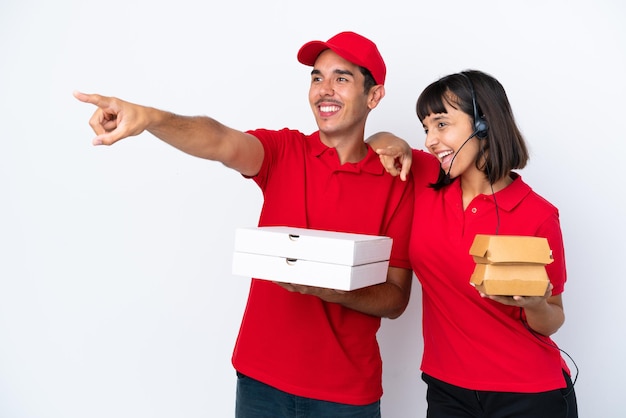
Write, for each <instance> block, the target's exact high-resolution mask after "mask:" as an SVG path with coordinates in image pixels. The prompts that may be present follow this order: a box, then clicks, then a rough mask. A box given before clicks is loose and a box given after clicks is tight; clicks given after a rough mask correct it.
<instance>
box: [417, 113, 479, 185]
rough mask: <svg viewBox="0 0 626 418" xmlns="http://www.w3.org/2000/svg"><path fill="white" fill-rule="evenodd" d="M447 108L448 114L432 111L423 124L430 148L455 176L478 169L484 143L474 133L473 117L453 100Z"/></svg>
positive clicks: (446, 170) (442, 166)
mask: <svg viewBox="0 0 626 418" xmlns="http://www.w3.org/2000/svg"><path fill="white" fill-rule="evenodd" d="M452 103H453V102H452ZM445 108H446V111H447V113H431V114H429V115H428V116H426V118H424V120H423V121H422V125H423V126H424V131H425V132H426V141H425V146H426V148H427V149H428V151H430V153H431V154H433V155H434V156H435V157H437V158H438V159H439V162H440V163H441V168H442V169H443V171H444V172H446V173H448V174H449V175H450V178H455V177H458V176H460V175H462V174H465V173H466V172H467V171H468V170H478V169H477V168H476V166H475V164H474V161H475V159H476V153H477V152H478V150H479V146H480V145H479V139H478V138H476V137H475V136H474V137H473V136H472V135H474V134H475V133H474V127H473V126H472V118H471V117H470V116H469V115H468V114H467V113H465V112H463V111H461V110H459V109H456V108H454V107H452V105H450V102H449V101H445ZM461 148H462V149H461ZM453 161H454V164H452V162H453Z"/></svg>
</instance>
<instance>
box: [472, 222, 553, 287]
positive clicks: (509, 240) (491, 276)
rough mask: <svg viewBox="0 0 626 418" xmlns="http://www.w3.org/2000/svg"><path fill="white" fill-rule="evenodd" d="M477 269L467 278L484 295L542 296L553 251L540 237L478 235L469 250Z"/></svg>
mask: <svg viewBox="0 0 626 418" xmlns="http://www.w3.org/2000/svg"><path fill="white" fill-rule="evenodd" d="M469 252H470V255H472V257H473V258H474V262H475V263H476V267H475V268H474V272H473V273H472V276H471V278H470V283H472V284H473V285H474V286H475V287H476V288H477V289H478V290H480V291H481V292H482V293H485V294H487V295H501V296H515V295H518V296H543V295H544V294H545V292H546V290H547V288H548V284H549V282H550V281H549V279H548V275H547V273H546V269H545V266H546V264H550V263H552V262H553V261H554V260H553V259H552V250H550V246H549V245H548V240H547V239H546V238H543V237H529V236H516V235H482V234H478V235H476V237H475V238H474V242H473V243H472V246H471V247H470V251H469Z"/></svg>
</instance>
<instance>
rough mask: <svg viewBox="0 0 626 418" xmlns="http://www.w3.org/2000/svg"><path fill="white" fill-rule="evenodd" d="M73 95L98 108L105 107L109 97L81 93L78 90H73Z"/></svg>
mask: <svg viewBox="0 0 626 418" xmlns="http://www.w3.org/2000/svg"><path fill="white" fill-rule="evenodd" d="M72 94H73V95H74V97H76V98H77V99H78V100H80V101H81V102H83V103H91V104H93V105H96V106H98V107H100V108H103V107H106V106H108V104H109V98H108V97H104V96H101V95H99V94H87V93H82V92H80V91H77V90H75V91H74V92H73V93H72Z"/></svg>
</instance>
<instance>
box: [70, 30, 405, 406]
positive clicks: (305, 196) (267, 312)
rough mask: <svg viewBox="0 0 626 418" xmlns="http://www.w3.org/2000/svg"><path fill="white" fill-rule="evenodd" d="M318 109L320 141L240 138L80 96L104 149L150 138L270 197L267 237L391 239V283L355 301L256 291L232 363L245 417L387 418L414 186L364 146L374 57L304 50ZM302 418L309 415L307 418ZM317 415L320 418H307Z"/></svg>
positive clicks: (380, 65) (283, 136) (286, 287)
mask: <svg viewBox="0 0 626 418" xmlns="http://www.w3.org/2000/svg"><path fill="white" fill-rule="evenodd" d="M298 60H299V61H300V62H301V63H303V64H305V65H309V66H312V67H313V69H312V71H311V84H310V90H309V102H310V105H311V108H312V110H313V115H314V116H315V119H316V122H317V125H318V128H319V130H318V131H316V132H314V133H312V134H310V135H305V134H303V133H301V132H298V131H295V130H289V129H283V130H280V131H270V130H263V129H259V130H253V131H247V132H241V131H238V130H235V129H232V128H230V127H227V126H224V125H223V124H221V123H219V122H218V121H216V120H214V119H212V118H209V117H186V116H180V115H175V114H172V113H169V112H165V111H161V110H157V109H154V108H150V107H145V106H140V105H136V104H132V103H128V102H125V101H122V100H119V99H116V98H111V97H103V96H99V95H95V94H92V95H88V94H83V93H78V92H77V93H75V96H76V98H77V99H78V100H81V101H83V102H86V103H91V104H94V105H96V106H97V107H98V109H97V110H96V112H95V113H94V115H93V116H92V118H91V120H90V125H91V127H92V128H93V130H94V131H95V132H96V134H97V136H96V137H95V139H94V141H93V142H94V144H95V145H111V144H113V143H115V142H117V141H118V140H120V139H122V138H126V137H128V136H132V135H137V134H139V133H141V132H143V131H148V132H150V133H152V134H153V135H155V136H156V137H158V138H160V139H161V140H163V141H165V142H167V143H168V144H170V145H173V146H174V147H176V148H178V149H180V150H182V151H184V152H186V153H188V154H191V155H194V156H197V157H201V158H206V159H209V160H214V161H219V162H221V163H223V164H224V165H226V166H227V167H230V168H232V169H234V170H237V171H238V172H240V173H241V174H242V175H243V176H244V177H246V178H251V179H253V180H254V181H255V182H256V183H257V184H258V186H259V187H260V188H261V190H262V191H263V195H264V203H263V208H262V211H261V215H260V219H259V226H270V225H286V226H293V227H301V228H311V229H322V230H331V231H341V232H353V233H362V234H371V235H384V236H390V237H392V238H393V248H392V254H391V259H390V263H389V265H390V267H389V270H388V274H387V281H386V282H385V283H382V284H379V285H375V286H370V287H366V288H362V289H358V290H354V291H350V292H342V291H336V290H332V289H323V288H316V287H310V286H302V285H293V284H289V283H275V282H271V281H264V280H257V279H252V282H251V287H250V293H249V296H248V302H247V306H246V310H245V312H244V315H243V320H242V323H241V329H240V331H239V336H238V338H237V342H236V345H235V349H234V353H233V358H232V361H233V365H234V367H235V369H236V370H237V374H238V382H237V404H236V414H237V417H241V418H243V417H252V416H254V417H279V416H285V417H291V416H295V414H296V411H297V413H298V414H299V415H298V416H314V417H321V416H324V417H326V416H332V417H344V416H346V417H347V416H351V417H355V416H358V417H379V416H380V398H381V396H382V361H381V358H380V353H379V349H378V344H377V341H376V332H377V331H378V329H379V327H380V318H381V317H388V318H396V317H398V316H399V315H400V314H401V313H402V312H403V311H404V309H405V308H406V306H407V303H408V300H409V294H410V289H411V279H412V273H411V270H410V264H409V261H408V257H407V247H408V231H409V230H410V228H409V226H410V223H411V216H412V210H413V207H412V204H413V203H412V202H413V191H412V190H413V187H412V184H407V183H410V182H403V181H401V180H400V179H399V178H395V177H392V176H390V175H389V174H387V173H385V172H384V169H383V167H382V165H381V164H380V162H379V159H378V156H377V154H376V153H375V152H374V151H373V150H372V149H371V148H370V147H369V146H368V145H367V144H366V143H365V142H364V133H365V123H366V120H367V116H368V114H369V112H370V111H371V110H372V109H374V108H375V107H376V106H377V105H378V103H379V102H380V100H381V99H382V98H383V97H384V95H385V88H384V82H385V75H386V67H385V63H384V61H383V59H382V57H381V55H380V53H379V51H378V48H377V47H376V45H375V44H374V43H373V42H371V41H370V40H369V39H367V38H364V37H363V36H361V35H358V34H356V33H353V32H342V33H339V34H337V35H335V36H333V37H332V38H330V39H329V40H328V41H327V42H322V41H312V42H308V43H306V44H305V45H304V46H303V47H302V48H301V49H300V51H299V52H298ZM300 414H302V415H300ZM306 414H310V415H306Z"/></svg>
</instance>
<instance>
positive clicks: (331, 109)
mask: <svg viewBox="0 0 626 418" xmlns="http://www.w3.org/2000/svg"><path fill="white" fill-rule="evenodd" d="M339 109H340V107H339V106H336V105H330V106H329V105H326V106H320V112H322V113H332V112H337V111H339Z"/></svg>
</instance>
